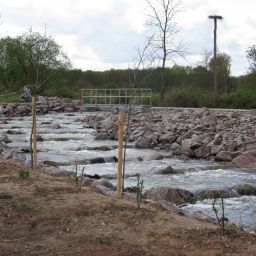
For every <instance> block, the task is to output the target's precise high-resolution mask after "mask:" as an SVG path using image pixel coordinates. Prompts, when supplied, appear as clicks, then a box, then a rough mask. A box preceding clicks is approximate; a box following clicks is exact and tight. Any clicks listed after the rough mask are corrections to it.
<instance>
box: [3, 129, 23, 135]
mask: <svg viewBox="0 0 256 256" xmlns="http://www.w3.org/2000/svg"><path fill="white" fill-rule="evenodd" d="M6 133H7V134H11V135H16V134H23V133H22V132H20V131H16V130H8V131H7V132H6Z"/></svg>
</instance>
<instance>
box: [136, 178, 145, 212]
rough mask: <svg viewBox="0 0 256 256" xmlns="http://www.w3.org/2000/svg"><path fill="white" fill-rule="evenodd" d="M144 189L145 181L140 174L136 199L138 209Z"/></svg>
mask: <svg viewBox="0 0 256 256" xmlns="http://www.w3.org/2000/svg"><path fill="white" fill-rule="evenodd" d="M143 189H144V181H143V179H142V180H141V179H140V175H138V176H137V185H136V200H137V206H138V209H140V204H141V199H142V193H143Z"/></svg>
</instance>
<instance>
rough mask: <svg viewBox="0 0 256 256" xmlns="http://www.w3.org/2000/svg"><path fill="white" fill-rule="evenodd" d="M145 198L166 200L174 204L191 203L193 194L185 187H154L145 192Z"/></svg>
mask: <svg viewBox="0 0 256 256" xmlns="http://www.w3.org/2000/svg"><path fill="white" fill-rule="evenodd" d="M145 198H146V199H150V200H153V201H162V200H164V201H168V202H173V203H175V204H184V203H192V202H193V201H194V195H193V194H192V193H191V192H190V191H188V190H185V189H179V188H170V187H156V188H151V189H150V190H148V191H146V192H145Z"/></svg>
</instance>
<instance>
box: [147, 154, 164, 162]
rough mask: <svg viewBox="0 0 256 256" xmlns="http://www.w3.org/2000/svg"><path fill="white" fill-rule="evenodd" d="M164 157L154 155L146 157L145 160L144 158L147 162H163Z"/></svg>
mask: <svg viewBox="0 0 256 256" xmlns="http://www.w3.org/2000/svg"><path fill="white" fill-rule="evenodd" d="M163 158H164V157H163V155H161V154H154V155H151V156H146V157H145V158H144V160H146V161H151V160H161V159H163Z"/></svg>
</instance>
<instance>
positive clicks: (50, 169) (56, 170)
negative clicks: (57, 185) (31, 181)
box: [42, 167, 70, 177]
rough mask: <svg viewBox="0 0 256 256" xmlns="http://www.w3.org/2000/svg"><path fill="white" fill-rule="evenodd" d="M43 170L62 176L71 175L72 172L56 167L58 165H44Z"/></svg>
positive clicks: (52, 174)
mask: <svg viewBox="0 0 256 256" xmlns="http://www.w3.org/2000/svg"><path fill="white" fill-rule="evenodd" d="M42 171H43V172H45V173H47V174H49V175H51V176H56V177H62V176H69V175H70V174H69V173H68V172H67V171H66V170H63V169H60V168H56V167H44V168H42Z"/></svg>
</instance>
